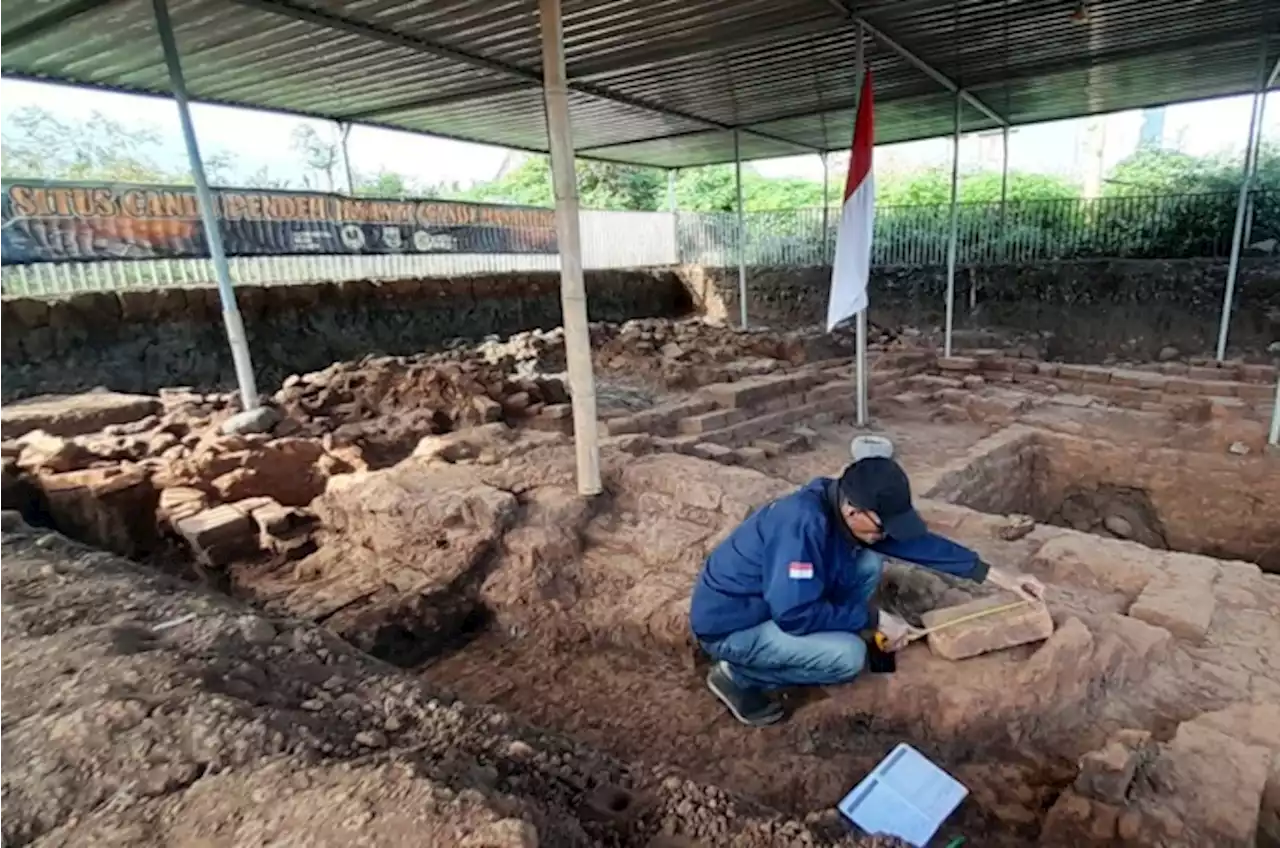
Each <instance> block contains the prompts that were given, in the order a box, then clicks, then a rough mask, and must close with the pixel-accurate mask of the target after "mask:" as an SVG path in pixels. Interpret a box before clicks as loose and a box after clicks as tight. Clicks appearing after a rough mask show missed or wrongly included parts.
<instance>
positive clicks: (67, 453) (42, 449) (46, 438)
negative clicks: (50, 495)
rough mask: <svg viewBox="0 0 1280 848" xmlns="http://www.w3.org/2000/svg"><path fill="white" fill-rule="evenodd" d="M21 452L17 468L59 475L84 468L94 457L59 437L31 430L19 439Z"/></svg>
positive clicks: (71, 442)
mask: <svg viewBox="0 0 1280 848" xmlns="http://www.w3.org/2000/svg"><path fill="white" fill-rule="evenodd" d="M18 444H20V445H22V452H21V453H20V454H18V467H19V468H21V469H23V470H24V471H29V472H34V471H36V470H37V469H42V470H44V471H50V472H54V473H59V472H63V471H75V470H76V469H78V468H84V467H85V466H87V465H88V464H89V463H90V462H92V461H93V460H94V459H95V457H94V455H93V454H92V453H91V452H90V451H88V450H87V449H85V448H84V447H81V446H80V445H78V444H76V443H75V442H73V441H71V440H70V439H64V438H62V437H61V436H54V435H51V434H49V433H46V432H45V431H44V430H32V431H30V432H28V433H26V434H25V435H23V436H22V437H21V438H20V439H18Z"/></svg>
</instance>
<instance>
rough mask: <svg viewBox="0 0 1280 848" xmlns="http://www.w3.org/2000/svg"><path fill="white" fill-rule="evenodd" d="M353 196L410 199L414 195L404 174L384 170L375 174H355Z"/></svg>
mask: <svg viewBox="0 0 1280 848" xmlns="http://www.w3.org/2000/svg"><path fill="white" fill-rule="evenodd" d="M355 182H356V185H355V192H354V193H355V194H357V195H359V196H361V197H410V196H413V195H414V194H416V192H415V190H414V189H413V188H412V184H411V182H410V180H409V179H408V178H407V177H405V175H404V174H397V173H396V172H395V171H388V170H386V169H382V170H379V171H378V172H377V173H376V174H361V173H356V174H355Z"/></svg>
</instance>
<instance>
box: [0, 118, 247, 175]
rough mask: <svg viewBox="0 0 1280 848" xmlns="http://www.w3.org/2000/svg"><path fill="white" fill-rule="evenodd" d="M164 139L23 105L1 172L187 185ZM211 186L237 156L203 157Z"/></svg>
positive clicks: (6, 142)
mask: <svg viewBox="0 0 1280 848" xmlns="http://www.w3.org/2000/svg"><path fill="white" fill-rule="evenodd" d="M162 140H163V135H162V133H161V131H160V129H159V128H158V127H156V126H154V125H150V124H144V125H141V126H136V127H130V126H127V125H125V124H123V123H121V122H119V121H115V120H112V119H111V118H108V117H107V116H106V115H103V114H102V113H101V112H93V113H91V114H90V115H89V117H88V118H87V119H84V120H76V119H64V118H59V117H58V116H56V115H54V114H53V113H51V112H49V111H47V110H45V109H42V108H40V107H39V106H24V107H22V108H20V109H17V110H15V111H14V112H13V113H12V114H11V115H9V116H8V117H7V120H6V121H5V126H4V130H3V139H2V144H0V163H2V164H0V168H2V169H3V173H4V176H6V177H34V178H38V179H48V180H101V181H108V182H132V183H163V184H170V185H172V184H178V185H188V184H190V183H191V173H190V171H189V170H187V169H186V168H168V167H165V166H164V165H161V164H160V161H161V160H162V158H163V149H162V148H163V144H162ZM204 167H205V172H206V173H207V174H208V176H209V181H210V182H211V183H220V184H225V183H226V182H227V181H228V180H230V179H231V177H232V175H233V173H234V170H235V157H233V156H231V155H230V154H228V153H226V152H217V153H214V154H213V155H210V156H208V157H206V158H205V161H204Z"/></svg>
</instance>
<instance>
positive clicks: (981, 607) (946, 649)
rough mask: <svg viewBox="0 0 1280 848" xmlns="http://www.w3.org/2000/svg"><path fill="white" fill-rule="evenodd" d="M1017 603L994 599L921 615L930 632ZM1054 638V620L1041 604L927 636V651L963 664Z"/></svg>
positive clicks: (1016, 609) (1019, 607) (1014, 608)
mask: <svg viewBox="0 0 1280 848" xmlns="http://www.w3.org/2000/svg"><path fill="white" fill-rule="evenodd" d="M1014 603H1016V601H1013V600H1010V598H1009V597H1007V596H1003V595H997V596H993V597H990V598H980V599H978V600H976V601H972V602H970V603H967V604H961V605H960V606H955V607H947V608H945V609H938V610H931V611H929V612H927V613H925V614H924V617H923V618H924V626H925V627H926V628H929V629H932V628H935V627H938V626H940V625H943V624H946V623H948V622H951V621H957V620H958V619H961V618H965V617H967V616H971V615H977V614H979V613H984V612H987V611H989V610H995V609H998V608H999V607H1002V606H1009V605H1011V604H1014ZM1051 635H1053V618H1052V617H1051V616H1050V615H1049V610H1048V608H1047V607H1045V606H1044V605H1043V604H1019V605H1018V606H1015V607H1013V608H1012V609H1007V610H1005V611H1003V612H996V613H992V614H989V615H986V616H984V617H981V618H977V619H974V620H972V621H966V622H963V623H958V624H955V625H953V626H950V627H946V628H944V629H942V630H939V631H937V632H936V633H930V634H929V649H930V650H932V651H933V652H934V653H935V654H937V655H938V656H940V657H944V658H946V659H949V660H963V659H967V658H969V657H974V656H977V655H979V654H985V653H989V652H991V651H1001V650H1004V649H1005V648H1012V647H1015V646H1017V645H1025V644H1027V643H1028V642H1038V641H1040V640H1042V639H1048V638H1049V637H1050V636H1051Z"/></svg>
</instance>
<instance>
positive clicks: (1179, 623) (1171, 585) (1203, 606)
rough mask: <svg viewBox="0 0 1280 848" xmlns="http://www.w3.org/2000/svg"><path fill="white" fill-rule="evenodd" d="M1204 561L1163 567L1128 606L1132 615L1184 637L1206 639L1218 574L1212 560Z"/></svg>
mask: <svg viewBox="0 0 1280 848" xmlns="http://www.w3.org/2000/svg"><path fill="white" fill-rule="evenodd" d="M1205 563H1206V564H1205V565H1204V566H1203V567H1201V568H1169V567H1166V568H1164V569H1161V570H1160V571H1159V572H1158V573H1157V574H1156V576H1155V577H1154V578H1152V580H1151V582H1149V583H1148V584H1147V585H1146V588H1144V589H1143V590H1142V594H1141V595H1139V596H1138V600H1136V601H1134V603H1133V606H1131V607H1130V608H1129V615H1131V616H1132V617H1134V618H1136V619H1139V620H1141V621H1145V622H1147V623H1148V624H1154V625H1155V626H1157V627H1163V628H1164V629H1166V630H1168V631H1169V632H1170V633H1172V634H1173V635H1174V636H1177V637H1179V638H1181V639H1186V640H1188V641H1190V642H1200V641H1201V640H1203V639H1204V636H1205V633H1207V632H1208V630H1209V623H1210V622H1211V621H1212V620H1213V610H1214V607H1215V601H1214V595H1213V582H1214V579H1215V578H1216V576H1217V572H1216V571H1215V570H1214V568H1213V566H1212V564H1211V561H1210V560H1207V559H1206V560H1205Z"/></svg>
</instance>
